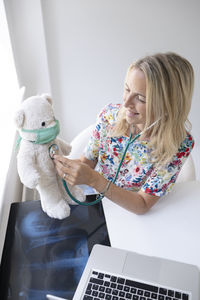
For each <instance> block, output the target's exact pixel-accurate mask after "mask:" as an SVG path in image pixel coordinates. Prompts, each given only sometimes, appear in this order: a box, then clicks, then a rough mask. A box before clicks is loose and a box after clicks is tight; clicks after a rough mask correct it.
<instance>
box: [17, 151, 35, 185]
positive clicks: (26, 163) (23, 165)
mask: <svg viewBox="0 0 200 300" xmlns="http://www.w3.org/2000/svg"><path fill="white" fill-rule="evenodd" d="M17 168H18V173H19V176H20V180H21V182H22V183H23V184H24V185H25V186H27V187H29V188H35V187H36V186H37V184H38V183H39V180H40V175H39V172H38V170H37V166H36V162H35V157H34V155H30V152H29V153H23V154H22V153H21V154H19V155H18V159H17Z"/></svg>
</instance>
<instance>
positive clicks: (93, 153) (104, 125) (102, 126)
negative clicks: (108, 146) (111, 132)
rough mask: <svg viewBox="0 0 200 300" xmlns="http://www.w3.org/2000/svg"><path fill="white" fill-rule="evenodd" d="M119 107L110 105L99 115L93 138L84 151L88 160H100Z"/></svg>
mask: <svg viewBox="0 0 200 300" xmlns="http://www.w3.org/2000/svg"><path fill="white" fill-rule="evenodd" d="M119 107H120V105H119V104H116V105H113V104H108V105H106V106H105V107H104V108H103V109H102V110H101V112H100V113H99V115H98V117H97V121H96V126H95V128H94V130H93V132H92V136H91V137H90V140H89V143H88V145H87V147H86V148H85V150H84V155H85V157H86V158H87V159H89V160H97V159H98V158H99V151H100V147H102V145H101V144H102V140H103V139H104V138H106V136H107V133H108V128H109V126H110V122H112V121H113V120H114V115H115V114H116V113H117V112H118V110H119ZM110 111H112V113H110Z"/></svg>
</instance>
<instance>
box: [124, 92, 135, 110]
mask: <svg viewBox="0 0 200 300" xmlns="http://www.w3.org/2000/svg"><path fill="white" fill-rule="evenodd" d="M124 106H125V107H128V106H134V95H133V94H130V95H128V96H127V97H126V98H125V101H124Z"/></svg>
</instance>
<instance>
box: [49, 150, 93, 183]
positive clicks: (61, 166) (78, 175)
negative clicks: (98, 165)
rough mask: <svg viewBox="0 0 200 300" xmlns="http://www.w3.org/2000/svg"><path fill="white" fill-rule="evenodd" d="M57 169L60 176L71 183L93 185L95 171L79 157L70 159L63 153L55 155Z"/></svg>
mask: <svg viewBox="0 0 200 300" xmlns="http://www.w3.org/2000/svg"><path fill="white" fill-rule="evenodd" d="M54 163H55V165H56V170H57V172H58V174H59V175H60V177H62V178H63V179H64V180H66V181H67V182H68V183H69V184H71V185H76V184H87V185H91V184H92V181H93V175H92V173H93V172H94V171H93V169H91V168H90V167H89V166H88V165H87V164H85V163H83V162H81V161H80V160H79V159H76V160H74V159H68V158H66V157H64V156H61V155H55V156H54Z"/></svg>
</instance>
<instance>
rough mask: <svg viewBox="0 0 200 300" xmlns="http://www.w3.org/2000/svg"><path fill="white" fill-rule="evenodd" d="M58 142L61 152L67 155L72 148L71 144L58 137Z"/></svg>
mask: <svg viewBox="0 0 200 300" xmlns="http://www.w3.org/2000/svg"><path fill="white" fill-rule="evenodd" d="M58 143H59V147H60V150H61V151H62V153H63V154H64V155H69V154H70V152H71V149H72V147H71V145H70V144H68V143H66V142H65V141H64V140H61V139H60V138H58Z"/></svg>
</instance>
